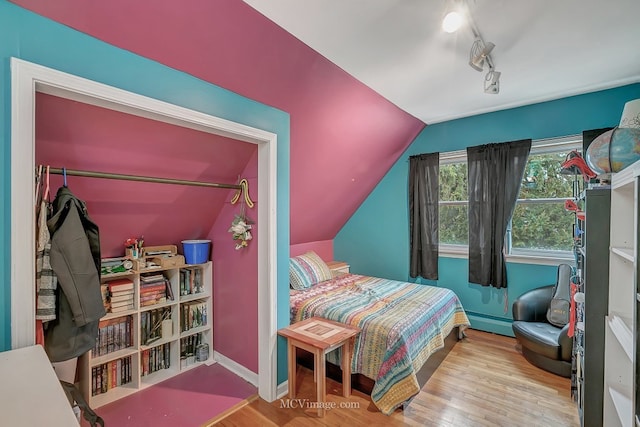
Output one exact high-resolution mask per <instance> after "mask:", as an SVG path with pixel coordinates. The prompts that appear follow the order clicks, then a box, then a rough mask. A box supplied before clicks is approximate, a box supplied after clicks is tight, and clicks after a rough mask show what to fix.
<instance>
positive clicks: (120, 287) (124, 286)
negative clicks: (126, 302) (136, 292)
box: [107, 279, 133, 293]
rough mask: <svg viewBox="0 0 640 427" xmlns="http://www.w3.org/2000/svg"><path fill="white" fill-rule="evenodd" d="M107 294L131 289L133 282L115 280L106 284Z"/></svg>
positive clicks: (129, 280)
mask: <svg viewBox="0 0 640 427" xmlns="http://www.w3.org/2000/svg"><path fill="white" fill-rule="evenodd" d="M107 286H108V287H109V292H110V293H113V292H118V291H125V290H129V289H133V281H132V280H131V279H116V280H111V281H109V282H107Z"/></svg>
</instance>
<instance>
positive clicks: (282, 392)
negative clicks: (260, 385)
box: [276, 380, 289, 399]
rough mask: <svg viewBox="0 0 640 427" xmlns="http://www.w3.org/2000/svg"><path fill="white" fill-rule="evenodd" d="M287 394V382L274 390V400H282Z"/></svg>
mask: <svg viewBox="0 0 640 427" xmlns="http://www.w3.org/2000/svg"><path fill="white" fill-rule="evenodd" d="M287 394H289V381H288V380H287V381H285V382H283V383H282V384H280V385H278V387H277V388H276V399H282V398H283V397H284V396H286V395H287Z"/></svg>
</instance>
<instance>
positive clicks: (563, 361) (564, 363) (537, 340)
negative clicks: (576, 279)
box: [512, 264, 573, 378]
mask: <svg viewBox="0 0 640 427" xmlns="http://www.w3.org/2000/svg"><path fill="white" fill-rule="evenodd" d="M570 276H571V267H570V266H569V265H566V264H563V265H560V266H559V267H558V280H570ZM554 286H555V285H550V286H544V287H541V288H537V289H533V290H531V291H528V292H525V293H524V294H522V295H521V296H520V297H518V299H516V301H515V302H514V303H513V307H512V309H513V320H514V322H513V324H512V327H513V333H514V335H515V336H516V339H517V340H518V342H519V343H520V344H521V346H522V355H523V356H524V357H525V359H527V360H528V361H529V362H530V363H531V364H532V365H535V366H537V367H539V368H541V369H544V370H545V371H548V372H552V373H554V374H556V375H560V376H563V377H567V378H569V377H570V376H571V356H572V348H573V338H571V337H569V336H568V330H569V324H568V323H567V324H566V325H565V326H564V327H562V328H560V327H557V326H554V325H552V324H551V323H549V322H548V320H547V310H548V309H549V303H550V302H551V299H552V298H553V294H554Z"/></svg>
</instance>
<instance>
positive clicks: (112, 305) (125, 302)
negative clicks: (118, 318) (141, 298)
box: [111, 298, 133, 309]
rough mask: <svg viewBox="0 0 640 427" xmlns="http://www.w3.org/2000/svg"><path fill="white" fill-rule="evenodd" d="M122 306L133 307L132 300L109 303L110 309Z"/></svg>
mask: <svg viewBox="0 0 640 427" xmlns="http://www.w3.org/2000/svg"><path fill="white" fill-rule="evenodd" d="M123 305H126V306H128V305H130V306H132V307H133V298H129V299H125V300H123V301H111V308H112V309H113V308H115V307H122V306H123Z"/></svg>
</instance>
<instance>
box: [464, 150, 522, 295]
mask: <svg viewBox="0 0 640 427" xmlns="http://www.w3.org/2000/svg"><path fill="white" fill-rule="evenodd" d="M530 150H531V140H530V139H527V140H522V141H513V142H506V143H501V144H487V145H481V146H477V147H469V148H467V162H468V168H469V169H468V170H469V180H468V184H469V282H471V283H478V284H480V285H483V286H495V287H496V288H506V287H507V269H506V265H505V262H504V238H505V234H506V232H507V224H508V223H509V219H510V218H511V215H512V214H513V210H514V208H515V205H516V200H517V199H518V192H519V190H520V184H521V183H522V177H523V175H524V169H525V165H526V164H527V157H528V156H529V151H530Z"/></svg>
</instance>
